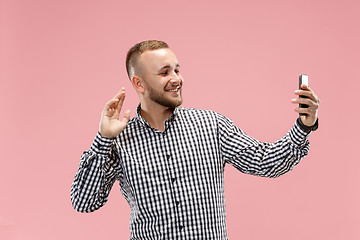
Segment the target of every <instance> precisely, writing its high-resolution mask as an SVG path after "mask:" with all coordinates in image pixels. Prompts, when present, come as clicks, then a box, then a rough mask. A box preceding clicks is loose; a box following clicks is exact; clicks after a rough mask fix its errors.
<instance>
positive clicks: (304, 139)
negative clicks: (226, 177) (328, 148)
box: [218, 115, 310, 178]
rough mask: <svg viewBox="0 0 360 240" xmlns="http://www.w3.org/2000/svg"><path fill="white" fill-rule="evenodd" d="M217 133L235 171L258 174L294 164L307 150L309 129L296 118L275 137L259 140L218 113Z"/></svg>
mask: <svg viewBox="0 0 360 240" xmlns="http://www.w3.org/2000/svg"><path fill="white" fill-rule="evenodd" d="M218 134H219V142H220V149H221V153H222V157H223V160H224V161H225V163H229V164H231V165H232V166H234V167H235V168H236V169H238V170H239V171H241V172H243V173H246V174H252V175H256V176H261V177H269V178H275V177H279V176H281V175H283V174H285V173H287V172H289V171H290V170H292V169H293V167H294V166H295V165H297V164H298V163H299V162H300V160H301V159H302V158H303V157H305V156H306V155H307V154H308V152H309V140H308V137H309V135H310V132H305V131H304V130H302V129H301V128H300V126H299V125H298V123H297V122H295V123H294V125H293V126H292V128H291V129H290V130H289V131H288V132H287V133H286V134H285V136H283V137H282V138H280V139H279V140H277V141H276V142H273V143H267V142H260V141H258V140H256V139H254V138H252V137H250V136H248V135H246V134H245V133H244V132H243V131H242V130H241V129H240V128H238V127H236V126H235V125H234V124H233V122H232V121H231V120H230V119H228V118H226V117H224V116H222V115H218Z"/></svg>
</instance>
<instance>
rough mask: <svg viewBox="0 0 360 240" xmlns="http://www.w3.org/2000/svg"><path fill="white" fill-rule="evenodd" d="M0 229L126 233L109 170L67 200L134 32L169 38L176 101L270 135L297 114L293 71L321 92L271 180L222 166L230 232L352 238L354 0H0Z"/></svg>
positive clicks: (132, 98) (80, 235) (4, 234)
mask: <svg viewBox="0 0 360 240" xmlns="http://www.w3.org/2000/svg"><path fill="white" fill-rule="evenodd" d="M0 7H1V8H0V11H1V12H0V20H1V32H0V34H1V35H0V41H1V43H0V55H1V58H0V60H1V62H0V64H1V69H0V70H1V71H0V74H1V75H0V78H1V85H0V90H1V92H0V104H1V108H0V109H1V118H0V121H1V123H0V126H1V138H0V141H1V142H0V148H1V156H0V159H1V168H0V178H1V181H0V189H1V197H0V239H6V240H7V239H19V240H22V239H24V240H25V239H26V240H27V239H29V240H30V239H34V240H35V239H36V240H43V239H52V240H57V239H59V240H60V239H61V240H62V239H89V240H92V239H128V237H129V228H128V224H129V211H130V209H129V206H128V204H127V202H126V201H125V199H124V198H123V197H122V195H121V193H120V191H119V186H118V183H116V184H115V185H114V188H113V190H112V192H111V194H110V200H109V202H108V203H107V204H106V205H105V206H104V207H103V208H101V209H100V210H98V211H96V212H94V213H91V214H81V213H77V212H75V211H74V210H73V209H72V206H71V202H70V186H71V183H72V181H73V178H74V175H75V173H76V171H77V167H78V164H79V159H80V156H81V154H82V152H83V151H84V150H87V149H88V148H89V147H90V144H91V142H92V140H93V138H94V136H95V134H96V132H97V129H98V123H99V119H100V113H101V110H102V108H103V105H104V104H105V102H106V101H108V99H110V98H111V97H112V96H113V95H114V94H116V92H117V91H118V89H120V88H121V87H122V86H125V87H126V88H127V99H126V103H125V107H126V108H131V109H132V110H133V111H132V116H133V115H134V110H135V107H136V105H137V103H138V98H137V95H136V94H135V91H134V90H133V89H132V87H131V84H130V81H129V80H128V79H127V76H126V73H125V65H124V62H125V54H126V51H127V50H128V49H129V48H130V47H131V46H132V45H133V44H135V43H136V42H139V41H142V40H146V39H161V40H164V41H166V42H168V43H169V45H170V47H171V49H172V50H173V51H174V52H175V53H176V55H177V57H178V60H179V62H180V64H181V71H182V74H183V76H184V79H185V83H184V91H183V96H184V104H183V106H191V107H196V108H202V109H211V110H215V111H217V112H219V113H222V114H224V115H226V116H228V117H229V118H231V119H232V120H234V122H235V123H236V124H237V125H238V126H239V127H241V128H242V129H243V130H244V131H245V132H246V133H247V134H249V135H251V136H253V137H255V138H257V139H259V140H262V141H275V140H277V139H278V138H280V137H282V136H283V135H284V134H285V133H286V132H287V131H288V130H289V129H290V127H291V125H292V124H293V123H294V121H295V119H296V118H297V113H296V112H295V111H294V108H295V105H293V104H291V102H290V100H291V99H292V98H293V97H295V95H294V94H293V91H294V90H295V89H296V88H297V85H298V75H299V74H300V73H307V74H309V81H310V87H312V88H313V89H314V90H315V92H316V93H317V95H318V96H319V98H320V99H321V106H320V108H319V117H320V128H319V130H318V131H317V132H315V133H312V134H311V136H310V142H311V149H310V153H309V155H308V157H306V158H305V159H304V160H303V161H302V162H301V163H300V164H299V165H298V166H297V167H296V168H295V169H294V170H293V171H292V172H290V173H288V174H287V175H285V176H283V177H281V178H278V179H264V178H259V177H253V176H249V175H244V174H241V173H240V172H238V171H237V170H235V169H234V168H233V167H231V166H227V167H226V168H225V178H226V179H225V195H226V208H227V223H228V235H229V239H250V240H260V239H265V238H266V239H278V240H285V239H286V240H288V239H292V240H297V239H302V240H303V239H310V240H312V239H327V240H335V239H347V240H355V239H360V230H359V229H360V228H359V221H360V204H359V203H360V184H359V183H360V181H359V180H360V179H359V176H360V175H359V173H360V162H359V160H360V159H359V154H358V152H359V140H358V135H359V133H360V131H359V122H360V118H359V106H358V104H357V102H358V96H357V95H358V91H359V87H360V71H359V66H360V64H359V63H360V61H359V55H360V47H359V46H360V45H359V42H360V31H359V29H360V28H359V24H360V17H359V16H360V14H359V12H360V11H359V10H360V4H359V1H349V0H345V1H344V0H341V1H340V0H338V1H331V0H327V1H314V0H311V1H254V0H252V1H235V0H234V1H128V2H125V1H88V0H87V1H85V0H83V1H70V0H66V1H64V0H62V1H60V0H59V1H46V0H33V1H25V0H24V1H20V0H2V1H1V6H0Z"/></svg>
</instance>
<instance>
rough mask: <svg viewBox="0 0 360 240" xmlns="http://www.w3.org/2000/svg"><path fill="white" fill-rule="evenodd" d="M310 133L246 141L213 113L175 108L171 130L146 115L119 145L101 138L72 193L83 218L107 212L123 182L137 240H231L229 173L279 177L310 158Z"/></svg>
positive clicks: (138, 117)
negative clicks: (227, 196)
mask: <svg viewBox="0 0 360 240" xmlns="http://www.w3.org/2000/svg"><path fill="white" fill-rule="evenodd" d="M309 134H310V133H309V132H306V131H304V130H302V129H301V128H300V126H299V124H298V123H297V122H295V123H294V125H293V126H292V128H291V129H290V131H289V132H287V133H286V134H285V136H284V137H282V138H280V139H279V140H277V141H276V142H274V143H266V142H260V141H258V140H256V139H254V138H252V137H250V136H248V135H246V134H245V133H244V132H243V131H242V130H241V129H240V128H238V127H236V126H235V125H234V124H233V122H232V121H231V120H229V119H228V118H226V117H224V116H222V115H220V114H218V113H216V112H213V111H207V110H196V109H191V108H183V107H178V108H175V110H174V111H173V113H172V115H171V116H170V118H169V119H168V120H167V121H166V122H165V130H164V131H163V132H160V131H158V130H156V129H154V128H152V127H151V126H150V125H149V124H148V123H147V122H146V121H145V120H144V119H143V118H142V117H141V115H140V105H139V107H138V109H137V114H136V116H135V117H134V118H132V119H131V120H130V121H129V122H128V125H127V127H126V128H125V130H124V131H123V132H121V133H120V135H119V136H117V137H116V138H114V139H108V138H104V137H101V135H100V134H99V133H98V134H97V135H96V137H95V139H94V141H93V144H92V146H91V148H90V150H88V151H86V152H84V153H83V155H82V157H81V161H80V166H79V170H78V172H77V173H76V175H75V180H74V182H73V184H72V187H71V201H72V204H73V206H74V208H75V209H76V210H77V211H79V212H92V211H95V210H97V209H99V208H100V207H101V206H103V205H104V204H105V203H106V201H107V200H108V195H109V192H110V190H111V188H112V186H113V184H114V182H115V181H116V180H118V181H119V184H120V189H121V192H122V194H123V196H124V197H125V199H126V200H127V201H128V203H129V205H130V208H131V213H130V233H131V235H130V239H171V240H174V239H217V240H218V239H227V232H226V217H225V199H224V167H225V164H226V163H228V164H231V165H232V166H234V167H235V168H236V169H238V170H239V171H240V172H243V173H247V174H252V175H257V176H262V177H270V178H274V177H279V176H281V175H283V174H285V173H286V172H288V171H290V170H291V169H292V168H293V167H294V166H295V165H296V164H298V163H299V161H300V159H302V158H303V157H304V156H305V155H307V153H308V151H309V141H308V136H309Z"/></svg>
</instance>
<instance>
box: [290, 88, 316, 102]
mask: <svg viewBox="0 0 360 240" xmlns="http://www.w3.org/2000/svg"><path fill="white" fill-rule="evenodd" d="M294 93H295V94H296V95H299V96H305V97H307V98H310V99H311V100H313V101H315V102H317V101H318V98H317V97H316V95H315V93H314V92H312V91H310V90H295V92H294Z"/></svg>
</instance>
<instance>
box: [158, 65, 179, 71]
mask: <svg viewBox="0 0 360 240" xmlns="http://www.w3.org/2000/svg"><path fill="white" fill-rule="evenodd" d="M165 68H171V65H169V64H168V65H165V66H163V67H162V68H160V69H159V71H161V70H163V69H165ZM175 68H180V65H179V64H176V65H175Z"/></svg>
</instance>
